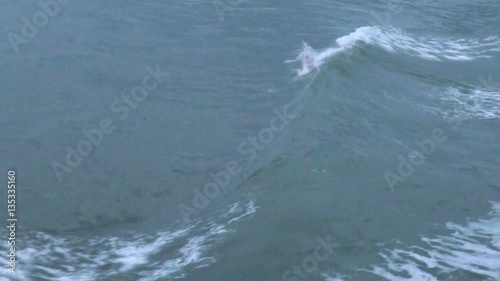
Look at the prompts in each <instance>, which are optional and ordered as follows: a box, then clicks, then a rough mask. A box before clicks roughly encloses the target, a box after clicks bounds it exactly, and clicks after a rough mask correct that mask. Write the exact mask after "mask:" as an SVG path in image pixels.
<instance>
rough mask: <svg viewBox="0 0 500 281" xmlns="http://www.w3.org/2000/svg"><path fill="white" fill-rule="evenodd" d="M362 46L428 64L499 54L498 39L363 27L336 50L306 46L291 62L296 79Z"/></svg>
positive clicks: (344, 37) (350, 35) (343, 38)
mask: <svg viewBox="0 0 500 281" xmlns="http://www.w3.org/2000/svg"><path fill="white" fill-rule="evenodd" d="M360 43H364V44H369V45H373V46H377V47H380V48H383V49H384V50H386V51H388V52H399V53H403V54H407V55H413V56H417V57H420V58H423V59H427V60H436V61H439V60H455V61H468V60H474V59H477V58H486V57H490V56H491V54H492V53H494V52H499V51H500V38H499V37H497V36H490V37H488V38H486V39H441V38H435V37H428V36H414V35H411V34H409V33H407V32H405V31H402V30H398V29H396V28H392V27H379V26H364V27H360V28H358V29H356V30H355V31H354V32H352V33H351V34H349V35H346V36H343V37H340V38H338V39H337V40H336V44H337V46H336V47H332V48H328V49H325V50H323V51H316V50H314V49H313V48H312V47H310V46H309V45H308V44H307V43H304V44H303V47H302V50H301V52H300V53H299V55H298V56H297V57H296V58H295V59H294V60H288V61H286V62H294V61H300V62H302V68H301V69H299V70H297V75H298V76H304V75H307V74H309V73H311V72H312V71H314V70H319V68H320V67H321V65H322V64H324V63H325V62H326V61H327V59H329V58H331V57H334V56H335V55H338V54H340V53H344V54H346V55H350V54H349V52H347V51H348V50H351V49H352V48H353V47H354V46H356V45H357V44H360Z"/></svg>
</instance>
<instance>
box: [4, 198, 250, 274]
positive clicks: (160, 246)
mask: <svg viewBox="0 0 500 281" xmlns="http://www.w3.org/2000/svg"><path fill="white" fill-rule="evenodd" d="M256 210H257V207H256V206H255V204H254V202H253V201H251V200H248V201H243V202H237V203H234V204H231V205H229V206H228V207H226V208H224V209H222V210H220V213H222V215H221V216H218V217H215V219H214V220H208V221H199V222H197V223H195V224H192V225H181V226H179V227H177V228H176V229H173V230H164V231H160V232H157V233H155V234H150V235H146V234H132V235H122V236H113V237H90V238H81V237H75V236H60V235H50V234H47V233H43V232H37V233H34V234H33V235H32V236H31V237H24V238H23V240H24V241H25V242H24V243H23V248H20V249H18V251H17V258H18V260H19V261H20V262H21V263H22V264H21V265H22V266H21V265H18V267H17V268H16V269H17V270H16V273H15V275H14V274H10V273H9V272H7V270H6V269H5V267H4V268H2V269H1V271H0V280H2V278H3V277H5V278H9V279H8V280H22V281H24V280H33V279H36V278H38V279H42V280H57V281H73V280H82V281H87V280H88V281H90V280H99V279H105V278H110V277H112V276H116V275H117V274H126V275H130V276H135V275H134V274H136V275H137V276H139V277H137V278H135V277H134V278H133V280H139V281H150V280H151V281H152V280H158V279H163V278H178V277H182V276H184V274H185V270H186V268H189V267H192V268H199V267H204V266H208V265H210V264H212V263H215V262H216V260H215V258H214V257H211V256H208V255H207V251H208V250H210V249H211V248H213V247H214V246H215V245H217V244H218V243H219V242H220V241H221V240H222V239H223V238H224V237H225V234H227V233H229V232H231V231H233V230H232V228H231V225H232V224H233V223H236V222H238V221H240V220H241V219H243V218H245V217H249V216H251V215H252V214H254V213H255V212H256ZM5 247H6V245H0V249H1V251H2V252H6V248H5ZM166 249H168V250H166ZM165 252H168V253H165ZM165 255H167V257H165ZM0 263H3V264H7V260H6V258H5V257H4V256H0ZM130 280H132V279H130Z"/></svg>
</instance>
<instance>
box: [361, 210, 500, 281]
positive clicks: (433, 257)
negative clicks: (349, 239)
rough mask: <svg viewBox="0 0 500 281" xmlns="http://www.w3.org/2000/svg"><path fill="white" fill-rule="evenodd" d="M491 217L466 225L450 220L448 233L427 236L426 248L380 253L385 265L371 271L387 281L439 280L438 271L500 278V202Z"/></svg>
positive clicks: (409, 248) (405, 248)
mask: <svg viewBox="0 0 500 281" xmlns="http://www.w3.org/2000/svg"><path fill="white" fill-rule="evenodd" d="M492 206H493V210H492V211H491V213H490V217H489V218H488V219H480V220H476V221H472V222H469V223H468V224H467V225H458V224H454V223H448V224H447V225H446V227H447V228H448V229H449V230H450V231H452V233H451V234H450V235H448V236H436V237H432V238H428V237H424V238H422V241H423V242H425V244H426V245H427V246H426V247H416V246H413V247H404V248H402V249H393V250H388V251H386V252H384V253H381V256H382V257H383V258H384V260H385V261H386V263H387V265H386V266H374V267H373V268H372V269H371V270H369V271H370V272H372V273H373V274H375V275H378V276H380V277H383V278H385V279H386V280H398V281H404V280H407V281H421V280H428V281H438V280H439V279H438V277H436V276H435V275H436V272H439V273H448V274H453V273H454V272H456V271H464V272H470V273H475V274H477V275H480V276H483V278H484V279H483V280H486V279H488V278H490V279H489V280H500V262H499V261H500V203H492Z"/></svg>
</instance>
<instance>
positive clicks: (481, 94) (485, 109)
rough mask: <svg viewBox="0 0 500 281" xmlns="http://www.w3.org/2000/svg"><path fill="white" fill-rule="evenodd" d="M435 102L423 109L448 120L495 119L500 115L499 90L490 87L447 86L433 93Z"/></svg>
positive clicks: (432, 97)
mask: <svg viewBox="0 0 500 281" xmlns="http://www.w3.org/2000/svg"><path fill="white" fill-rule="evenodd" d="M430 98H431V99H432V100H434V101H435V102H433V103H432V105H427V106H425V108H424V109H425V110H428V111H431V112H434V113H438V114H441V115H443V116H444V117H445V118H447V119H450V120H455V119H459V120H465V119H495V118H499V117H500V90H499V89H492V88H482V89H480V88H473V89H458V88H454V87H448V88H446V89H445V90H444V91H441V92H437V93H434V94H433V95H432V96H431V97H430Z"/></svg>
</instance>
